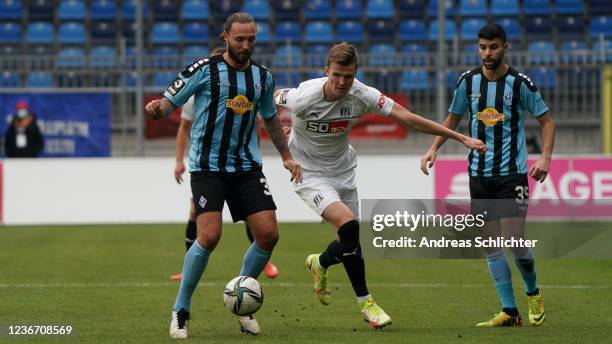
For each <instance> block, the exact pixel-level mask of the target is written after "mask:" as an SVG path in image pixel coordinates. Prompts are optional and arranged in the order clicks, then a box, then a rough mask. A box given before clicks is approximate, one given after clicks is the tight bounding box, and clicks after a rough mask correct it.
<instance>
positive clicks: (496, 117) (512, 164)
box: [448, 66, 548, 177]
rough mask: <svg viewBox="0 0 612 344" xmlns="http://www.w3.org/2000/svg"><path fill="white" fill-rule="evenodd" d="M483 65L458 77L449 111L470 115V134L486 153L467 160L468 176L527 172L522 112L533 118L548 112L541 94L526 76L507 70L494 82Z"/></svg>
mask: <svg viewBox="0 0 612 344" xmlns="http://www.w3.org/2000/svg"><path fill="white" fill-rule="evenodd" d="M482 68H483V67H482V66H481V67H479V68H476V69H474V70H471V71H467V72H465V73H463V74H462V75H461V77H459V81H458V82H457V87H456V88H455V92H454V95H453V101H452V103H451V105H450V108H449V110H448V111H449V112H450V113H452V114H454V115H457V116H463V114H464V113H466V112H468V113H469V115H470V124H469V135H470V136H471V137H473V138H477V139H479V140H482V141H483V142H484V143H485V144H486V145H487V152H486V153H485V154H484V155H480V154H478V153H477V152H475V151H474V150H472V151H471V152H470V155H469V157H468V172H469V174H470V176H484V177H493V176H507V175H514V174H524V173H527V144H526V141H525V112H526V111H528V112H529V113H531V115H533V116H534V117H538V116H541V115H543V114H545V113H546V112H547V111H548V106H546V103H544V100H543V99H542V95H541V94H540V92H539V91H538V89H537V88H536V86H535V85H534V83H533V82H532V81H531V80H530V79H529V77H527V76H526V75H524V74H522V73H519V72H517V71H516V70H515V69H513V68H512V67H509V68H508V71H507V72H506V74H505V75H503V76H502V77H500V78H499V79H497V80H495V81H491V80H487V78H486V77H485V76H484V74H483V72H482Z"/></svg>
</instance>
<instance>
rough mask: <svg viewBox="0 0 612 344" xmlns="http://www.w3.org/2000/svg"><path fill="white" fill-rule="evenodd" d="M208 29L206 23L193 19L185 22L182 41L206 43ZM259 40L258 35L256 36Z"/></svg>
mask: <svg viewBox="0 0 612 344" xmlns="http://www.w3.org/2000/svg"><path fill="white" fill-rule="evenodd" d="M208 36H209V29H208V24H206V23H202V22H198V21H194V22H186V23H185V25H184V26H183V42H184V43H196V42H197V43H205V44H208ZM257 38H258V40H259V37H257Z"/></svg>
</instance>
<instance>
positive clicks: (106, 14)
mask: <svg viewBox="0 0 612 344" xmlns="http://www.w3.org/2000/svg"><path fill="white" fill-rule="evenodd" d="M90 16H91V19H92V20H109V19H114V18H116V17H117V7H116V5H115V1H112V0H94V1H93V2H92V3H91V14H90Z"/></svg>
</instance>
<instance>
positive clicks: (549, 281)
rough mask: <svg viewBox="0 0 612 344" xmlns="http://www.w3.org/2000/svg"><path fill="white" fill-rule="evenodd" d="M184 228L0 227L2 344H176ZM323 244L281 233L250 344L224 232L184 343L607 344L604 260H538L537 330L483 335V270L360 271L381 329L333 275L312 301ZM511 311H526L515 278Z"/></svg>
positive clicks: (231, 238)
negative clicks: (226, 300)
mask: <svg viewBox="0 0 612 344" xmlns="http://www.w3.org/2000/svg"><path fill="white" fill-rule="evenodd" d="M183 234H184V227H183V226H182V225H116V226H53V227H10V226H5V227H0V325H1V326H2V331H0V333H2V334H0V343H9V342H15V343H27V342H41V343H50V342H57V343H68V342H74V343H176V342H177V341H176V340H173V339H171V338H170V337H169V335H168V325H169V319H170V311H171V307H172V304H173V302H174V298H175V297H176V293H177V290H178V283H176V282H171V281H168V279H167V278H168V276H169V275H170V274H174V273H177V272H179V270H180V268H181V266H182V261H183V255H184V244H183ZM331 238H332V232H331V229H330V227H329V226H328V225H318V224H282V225H281V239H280V242H279V244H278V246H277V249H276V250H275V252H274V255H273V261H274V262H275V263H276V264H277V265H278V267H279V268H280V276H279V277H278V278H277V279H275V280H268V279H266V277H264V276H263V275H262V277H261V278H260V281H261V282H262V285H263V288H264V290H265V302H264V305H263V308H262V309H261V310H260V311H259V312H258V313H257V319H258V320H259V322H260V325H261V328H262V332H261V334H260V335H259V336H257V337H252V336H246V335H244V334H242V333H241V332H240V330H239V326H238V323H237V321H236V319H235V318H234V317H233V315H232V314H230V313H229V312H228V311H227V310H226V309H225V308H224V306H223V302H222V290H223V286H224V285H225V283H226V282H227V281H229V280H230V279H231V278H232V277H234V276H236V275H237V274H238V272H239V270H240V266H241V261H242V255H243V253H244V250H245V249H246V247H247V245H248V242H247V239H246V236H245V234H244V227H243V226H242V225H225V226H224V233H223V237H222V239H221V243H220V244H219V246H218V247H217V249H216V250H215V252H214V253H213V254H212V256H211V258H210V260H209V264H208V269H207V271H206V272H205V274H204V277H203V280H202V282H201V284H200V285H199V286H198V288H197V290H196V292H195V294H194V297H193V299H192V309H191V311H192V317H193V319H192V322H191V326H190V336H191V338H190V339H189V340H188V343H255V342H257V343H348V342H351V343H493V342H504V343H513V344H514V343H530V344H531V343H560V342H565V343H575V342H580V343H609V342H610V337H611V336H612V322H611V320H610V317H609V314H610V310H611V309H612V260H541V261H538V262H537V269H538V272H539V275H538V277H539V282H540V284H541V289H542V291H543V295H544V300H545V305H546V311H547V317H546V319H547V320H546V322H545V323H544V325H543V326H541V327H538V328H535V327H530V326H529V325H526V326H523V327H522V328H494V329H482V328H476V327H474V325H475V323H476V322H479V321H483V320H487V319H488V318H490V317H491V315H492V314H493V313H494V312H498V311H499V309H500V307H499V303H498V301H497V297H496V294H495V289H494V287H493V285H492V282H491V281H490V277H489V274H488V272H487V267H486V262H485V261H483V260H469V261H468V260H372V261H367V262H366V264H367V265H366V266H367V276H368V281H369V288H370V292H371V293H372V295H373V296H374V298H375V299H376V301H377V302H378V303H379V305H381V306H382V307H383V308H384V309H385V310H386V311H387V312H388V313H389V315H391V317H392V318H393V324H392V325H391V326H390V327H388V328H385V329H383V330H381V331H377V330H373V329H371V328H370V327H369V326H368V325H367V324H366V323H365V322H363V320H362V319H361V316H360V313H359V310H358V307H357V304H356V301H355V298H354V295H353V292H352V289H351V287H350V284H349V282H348V279H347V277H346V274H345V272H344V271H343V269H342V267H341V266H335V267H333V268H331V269H330V282H331V283H332V290H333V292H334V294H333V300H332V304H331V305H330V306H327V307H326V306H322V305H320V304H319V303H318V301H317V300H316V298H315V297H314V295H313V294H312V291H311V284H310V282H311V279H310V275H309V274H308V273H307V272H306V269H305V265H304V259H305V257H306V256H307V255H308V254H309V253H314V252H319V251H320V250H322V249H323V248H324V247H326V245H327V243H328V242H329V240H331ZM512 269H513V278H514V282H515V283H514V285H515V294H516V296H517V301H518V304H519V310H520V311H521V313H522V314H523V317H524V320H525V323H527V321H526V311H527V306H526V301H525V299H524V297H523V293H522V283H521V281H520V276H519V273H518V271H517V270H516V267H514V266H512ZM23 324H29V325H67V324H70V325H72V326H73V327H74V328H75V333H74V335H72V336H67V337H48V336H47V337H28V338H26V337H20V338H15V337H13V338H10V337H8V336H7V334H6V333H7V327H8V326H10V325H23Z"/></svg>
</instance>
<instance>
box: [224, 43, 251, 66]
mask: <svg viewBox="0 0 612 344" xmlns="http://www.w3.org/2000/svg"><path fill="white" fill-rule="evenodd" d="M227 53H228V55H229V56H230V57H231V58H232V60H234V61H236V62H237V63H238V64H245V63H247V62H248V61H249V58H251V53H252V51H249V52H247V53H244V54H239V53H237V52H236V51H235V50H233V49H232V48H230V47H229V46H228V49H227Z"/></svg>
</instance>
